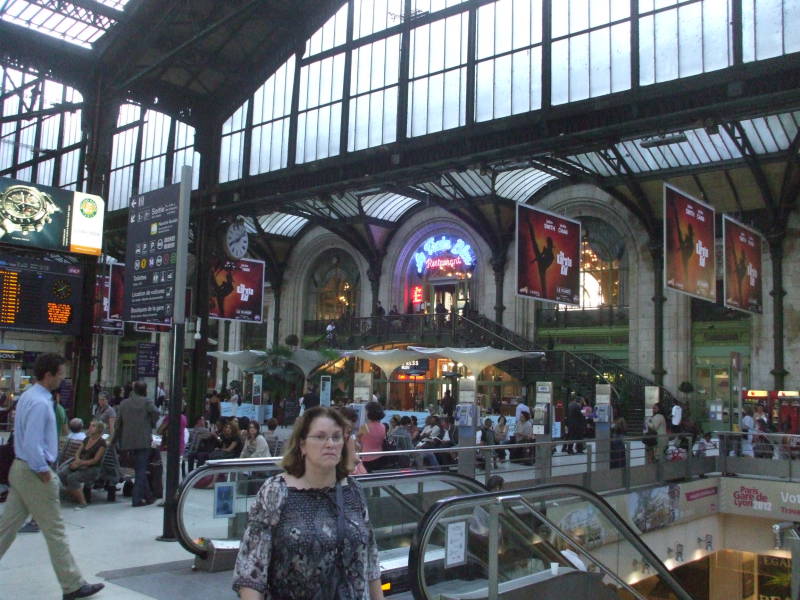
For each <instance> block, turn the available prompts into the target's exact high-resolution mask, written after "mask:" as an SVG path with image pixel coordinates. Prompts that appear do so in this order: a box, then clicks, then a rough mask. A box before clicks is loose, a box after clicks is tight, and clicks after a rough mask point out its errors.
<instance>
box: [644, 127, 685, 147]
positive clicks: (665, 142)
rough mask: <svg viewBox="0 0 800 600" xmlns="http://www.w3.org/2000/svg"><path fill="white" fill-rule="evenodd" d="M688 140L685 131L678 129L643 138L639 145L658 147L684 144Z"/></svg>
mask: <svg viewBox="0 0 800 600" xmlns="http://www.w3.org/2000/svg"><path fill="white" fill-rule="evenodd" d="M688 141H689V139H688V138H687V137H686V134H685V133H683V132H682V131H676V132H675V133H664V134H662V135H656V136H652V137H646V138H643V139H642V140H641V141H640V142H639V146H641V147H642V148H656V147H658V146H669V145H671V144H682V143H683V142H688Z"/></svg>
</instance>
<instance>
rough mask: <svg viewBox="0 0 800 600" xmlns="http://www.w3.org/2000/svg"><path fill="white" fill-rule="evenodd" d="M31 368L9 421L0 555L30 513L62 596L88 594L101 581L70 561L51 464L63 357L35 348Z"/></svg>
mask: <svg viewBox="0 0 800 600" xmlns="http://www.w3.org/2000/svg"><path fill="white" fill-rule="evenodd" d="M33 370H34V375H35V376H36V383H35V384H34V385H32V386H31V387H30V388H28V389H27V390H26V391H25V393H23V394H22V396H20V399H19V404H18V405H17V413H16V417H15V421H14V452H15V454H16V459H15V460H14V463H13V464H12V465H11V473H10V474H9V483H10V490H9V494H8V500H7V502H6V509H5V511H4V512H3V515H2V516H1V517H0V558H2V557H3V555H4V554H5V553H6V551H7V550H8V548H9V546H11V543H12V542H13V541H14V538H15V537H16V534H17V530H18V529H19V526H20V525H22V523H23V522H24V521H25V519H26V517H27V516H28V514H29V513H30V514H32V515H33V518H34V519H36V522H37V523H38V524H39V527H40V528H41V530H42V533H43V534H44V538H45V541H46V542H47V550H48V552H49V553H50V562H51V563H52V565H53V569H54V570H55V572H56V577H58V581H59V583H60V584H61V589H62V590H63V591H64V600H72V599H73V598H88V597H89V596H93V595H94V594H96V593H97V592H99V591H100V590H102V589H103V587H105V586H104V585H103V584H102V583H91V584H90V583H86V581H85V580H84V579H83V577H82V575H81V572H80V570H79V569H78V565H76V564H75V559H74V558H73V557H72V552H71V551H70V549H69V545H68V544H67V538H66V535H65V533H64V521H63V520H62V519H61V510H60V504H59V497H58V491H59V490H58V478H57V477H56V476H55V473H54V471H53V468H52V466H53V465H54V464H55V461H56V458H57V456H58V437H57V435H56V418H55V414H54V412H53V400H52V392H53V390H56V389H58V387H59V386H60V385H61V382H62V380H63V379H64V377H65V375H66V367H65V365H64V359H63V358H62V357H61V356H59V355H58V354H40V355H39V357H38V358H37V359H36V363H35V365H34V368H33Z"/></svg>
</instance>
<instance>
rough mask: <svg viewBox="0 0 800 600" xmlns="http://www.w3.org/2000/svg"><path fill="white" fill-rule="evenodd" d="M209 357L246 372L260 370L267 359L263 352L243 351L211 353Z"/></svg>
mask: <svg viewBox="0 0 800 600" xmlns="http://www.w3.org/2000/svg"><path fill="white" fill-rule="evenodd" d="M208 355H209V356H213V357H214V358H217V359H219V360H226V361H228V362H229V363H231V364H234V365H236V366H237V367H239V368H240V369H244V370H246V371H250V370H253V369H257V368H259V367H260V366H262V365H263V364H264V362H265V361H266V358H267V353H266V352H262V351H261V350H241V351H239V352H220V351H217V352H209V353H208Z"/></svg>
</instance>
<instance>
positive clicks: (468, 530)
mask: <svg viewBox="0 0 800 600" xmlns="http://www.w3.org/2000/svg"><path fill="white" fill-rule="evenodd" d="M432 556H437V557H438V558H437V559H436V560H431V557H432ZM408 568H409V578H410V587H411V591H410V593H409V594H406V595H405V597H407V598H411V597H413V598H415V599H416V600H423V599H425V600H483V599H486V600H495V599H503V600H517V599H520V600H521V599H526V600H530V599H535V600H565V599H570V600H590V599H591V600H634V599H636V600H692V598H691V596H690V595H689V594H688V593H687V592H686V591H685V590H684V589H683V588H682V587H681V585H680V583H679V582H678V581H677V580H676V579H675V578H674V577H673V575H672V574H671V573H670V571H669V570H668V569H667V567H666V566H665V565H664V564H663V563H662V562H661V561H660V560H659V558H658V557H657V556H656V555H655V554H654V553H653V552H652V551H651V550H650V548H648V547H647V545H645V544H644V543H643V542H642V541H641V540H640V539H639V537H638V535H637V534H636V533H635V532H634V531H633V530H632V529H631V528H630V527H629V526H628V525H627V523H626V522H625V521H624V520H623V519H622V518H621V517H620V516H619V515H618V514H617V513H616V512H615V511H614V509H613V508H611V506H609V505H608V504H607V503H606V502H605V501H604V500H603V499H602V498H601V497H599V496H597V495H596V494H594V493H593V492H590V491H588V490H586V489H585V488H582V487H578V486H572V485H559V484H546V485H540V486H536V487H532V488H526V489H520V490H514V491H513V493H508V492H492V493H483V494H473V495H469V496H461V497H452V498H447V499H443V500H440V501H438V502H437V503H436V504H435V505H434V506H433V507H431V509H430V510H429V511H428V512H427V514H426V515H425V518H424V519H423V520H422V522H421V523H420V524H419V527H418V529H417V533H416V535H415V536H414V541H413V543H412V545H411V550H410V552H409V566H408ZM643 571H644V572H648V573H649V572H650V571H652V572H653V573H654V575H651V576H648V577H646V578H645V577H642V576H641V574H642V572H643Z"/></svg>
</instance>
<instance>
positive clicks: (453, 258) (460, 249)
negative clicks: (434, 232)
mask: <svg viewBox="0 0 800 600" xmlns="http://www.w3.org/2000/svg"><path fill="white" fill-rule="evenodd" d="M443 254H448V255H450V256H442V255H443ZM414 263H415V265H416V268H417V273H419V274H420V275H422V273H424V272H425V271H428V270H431V269H446V268H451V269H452V268H464V267H472V265H473V264H475V253H474V252H473V251H472V246H470V245H469V244H468V243H466V242H465V241H464V240H462V239H461V238H458V239H456V240H455V241H453V240H452V239H451V238H449V237H447V236H444V235H443V236H441V237H440V238H439V239H436V237H435V236H434V237H430V238H428V239H427V240H425V243H424V244H422V247H421V248H420V249H419V251H418V252H416V253H414Z"/></svg>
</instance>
